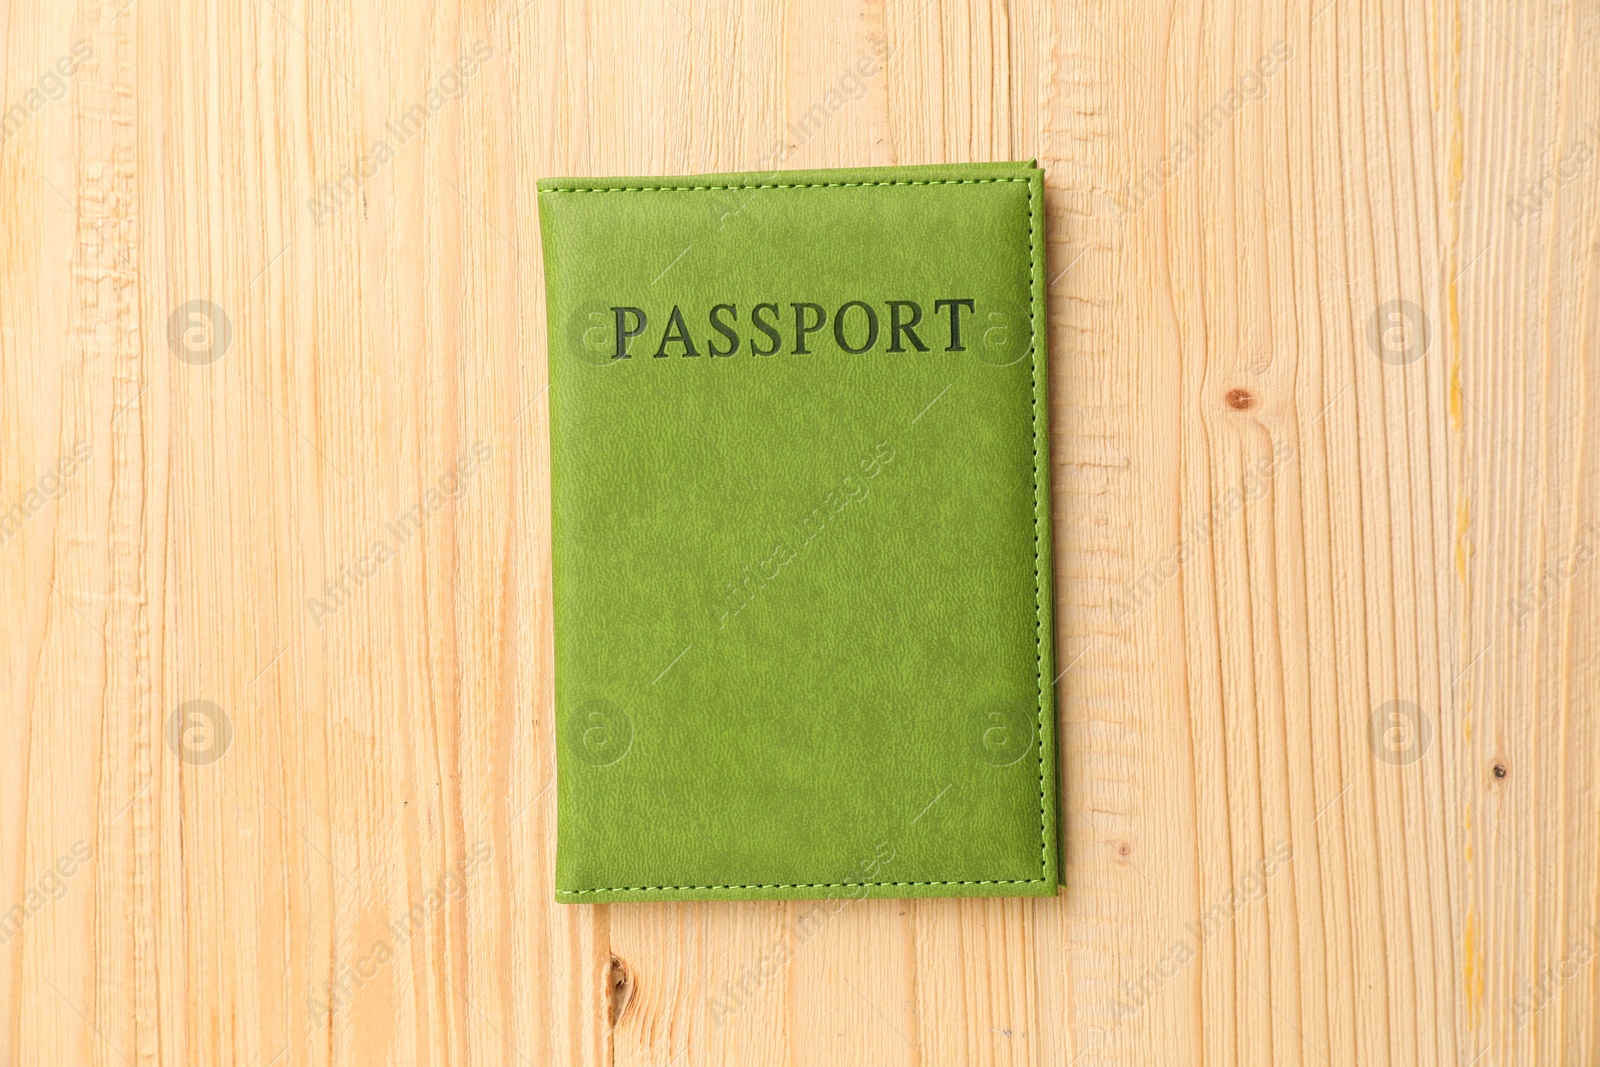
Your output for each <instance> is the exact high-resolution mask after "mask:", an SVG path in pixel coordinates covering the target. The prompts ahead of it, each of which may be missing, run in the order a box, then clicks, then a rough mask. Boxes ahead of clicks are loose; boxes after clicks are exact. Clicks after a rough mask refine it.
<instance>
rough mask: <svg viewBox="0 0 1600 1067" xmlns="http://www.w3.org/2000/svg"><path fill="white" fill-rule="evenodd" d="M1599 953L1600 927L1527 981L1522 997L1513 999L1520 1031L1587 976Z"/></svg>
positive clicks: (1595, 927)
mask: <svg viewBox="0 0 1600 1067" xmlns="http://www.w3.org/2000/svg"><path fill="white" fill-rule="evenodd" d="M1597 953H1600V924H1596V925H1593V926H1590V927H1589V929H1588V931H1587V932H1586V933H1585V934H1584V935H1583V936H1582V937H1580V938H1578V939H1577V940H1575V941H1573V943H1572V945H1571V946H1570V947H1569V948H1568V949H1567V954H1566V955H1565V956H1562V957H1561V958H1560V959H1559V960H1557V961H1556V962H1555V963H1552V964H1551V965H1550V966H1548V967H1546V968H1544V969H1543V970H1541V971H1540V972H1539V973H1538V974H1537V975H1536V976H1535V978H1534V980H1533V981H1529V980H1528V979H1526V978H1524V979H1523V980H1522V987H1521V989H1520V990H1519V994H1518V995H1517V996H1514V997H1512V998H1511V1005H1510V1007H1511V1018H1512V1022H1513V1024H1514V1025H1515V1027H1516V1028H1517V1029H1518V1030H1521V1029H1522V1028H1523V1027H1524V1026H1526V1025H1528V1020H1529V1019H1531V1018H1532V1017H1533V1016H1535V1015H1537V1014H1538V1013H1539V1012H1540V1011H1541V1010H1543V1009H1544V1008H1545V1006H1547V1005H1548V1004H1549V1003H1550V1002H1551V1001H1553V1000H1555V998H1556V994H1558V993H1560V992H1561V989H1562V987H1563V986H1565V985H1566V984H1567V983H1568V982H1570V981H1572V980H1573V979H1574V978H1577V977H1578V976H1579V975H1582V974H1584V973H1586V972H1587V971H1588V970H1589V968H1590V965H1591V964H1592V963H1593V962H1594V959H1595V956H1596V954H1597Z"/></svg>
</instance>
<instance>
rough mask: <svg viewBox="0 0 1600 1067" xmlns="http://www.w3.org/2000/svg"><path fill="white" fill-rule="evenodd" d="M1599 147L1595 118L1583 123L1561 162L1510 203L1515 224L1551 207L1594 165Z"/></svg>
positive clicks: (1598, 126)
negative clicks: (1568, 185)
mask: <svg viewBox="0 0 1600 1067" xmlns="http://www.w3.org/2000/svg"><path fill="white" fill-rule="evenodd" d="M1597 148H1600V124H1597V123H1596V122H1595V121H1594V120H1593V119H1591V120H1590V121H1588V122H1586V123H1584V124H1583V127H1582V128H1581V130H1580V131H1579V136H1578V138H1577V140H1575V141H1574V142H1573V143H1572V147H1571V148H1569V149H1567V150H1566V152H1565V153H1564V154H1563V155H1562V156H1561V158H1560V159H1558V160H1556V161H1555V162H1554V163H1552V164H1550V165H1549V166H1548V167H1546V168H1545V169H1544V172H1543V173H1541V174H1540V175H1539V176H1538V177H1537V178H1534V179H1533V180H1532V181H1526V182H1523V183H1522V187H1521V188H1520V189H1518V190H1517V195H1516V196H1513V197H1511V198H1510V199H1509V200H1507V201H1506V206H1507V207H1508V208H1510V209H1511V222H1512V224H1513V225H1516V226H1521V225H1522V224H1523V223H1524V222H1527V221H1528V219H1529V218H1531V217H1532V216H1534V215H1537V214H1539V212H1541V211H1543V210H1544V209H1545V208H1547V207H1549V206H1550V202H1551V201H1552V200H1554V199H1555V195H1556V192H1557V191H1558V190H1559V189H1561V188H1562V187H1563V186H1565V185H1566V184H1567V183H1568V182H1570V181H1572V180H1573V179H1575V178H1577V177H1578V175H1579V174H1582V173H1583V171H1584V169H1585V168H1586V167H1588V166H1589V164H1590V163H1591V162H1593V160H1594V157H1595V150H1596V149H1597Z"/></svg>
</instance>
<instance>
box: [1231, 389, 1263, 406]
mask: <svg viewBox="0 0 1600 1067" xmlns="http://www.w3.org/2000/svg"><path fill="white" fill-rule="evenodd" d="M1224 399H1226V400H1227V401H1228V406H1229V407H1230V408H1232V409H1233V410H1235V411H1245V410H1247V409H1249V408H1251V407H1253V406H1254V405H1255V402H1256V398H1255V394H1254V393H1252V392H1251V391H1250V390H1248V389H1229V390H1228V395H1227V396H1226V397H1225V398H1224Z"/></svg>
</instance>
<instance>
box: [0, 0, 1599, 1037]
mask: <svg viewBox="0 0 1600 1067" xmlns="http://www.w3.org/2000/svg"><path fill="white" fill-rule="evenodd" d="M0 35H3V40H4V49H3V53H0V54H3V57H4V58H3V62H4V72H5V73H4V90H5V97H4V99H5V106H6V107H7V108H8V109H9V110H7V111H6V113H5V116H4V121H5V129H4V134H5V140H4V144H3V146H0V238H3V240H4V243H5V251H4V256H3V260H0V540H3V544H0V596H3V611H0V626H3V628H4V629H3V643H0V647H3V649H4V655H5V660H4V664H3V668H4V669H3V671H0V687H3V689H0V692H3V697H4V705H3V707H4V711H3V714H0V909H5V910H3V911H0V1023H3V1024H4V1031H3V1034H0V1063H5V1064H17V1065H30V1067H31V1065H34V1064H97V1065H115V1064H121V1063H126V1064H155V1063H161V1064H240V1065H247V1067H280V1065H291V1064H294V1065H297V1064H325V1063H339V1064H358V1063H359V1064H368V1063H392V1064H412V1063H432V1064H444V1063H455V1064H468V1063H473V1064H477V1063H504V1064H516V1063H527V1064H540V1065H542V1064H546V1063H550V1064H590V1065H596V1064H611V1063H615V1064H626V1065H635V1064H638V1065H645V1064H650V1065H668V1064H683V1065H689V1064H722V1063H727V1064H740V1065H744V1064H819V1065H831V1064H870V1065H880V1064H923V1063H925V1064H965V1063H975V1064H989V1063H1006V1064H1010V1063H1018V1064H1022V1063H1028V1064H1032V1063H1038V1064H1081V1065H1088V1064H1096V1063H1119V1064H1138V1065H1145V1064H1180V1063H1207V1064H1218V1065H1231V1064H1263V1063H1268V1062H1275V1063H1303V1064H1329V1065H1345V1064H1353V1063H1361V1064H1390V1063H1392V1064H1420V1063H1442V1064H1457V1063H1460V1064H1467V1063H1471V1064H1478V1065H1481V1067H1491V1065H1507V1064H1557V1063H1560V1064H1576V1063H1595V1062H1596V1061H1597V1059H1600V1021H1597V1020H1600V963H1597V961H1600V925H1597V923H1600V888H1597V885H1600V871H1597V862H1600V835H1597V830H1596V827H1597V820H1596V809H1597V807H1600V776H1597V773H1596V772H1597V765H1600V717H1597V709H1600V697H1597V696H1596V691H1597V685H1596V683H1597V681H1600V679H1597V674H1600V657H1597V655H1596V653H1597V650H1600V633H1597V625H1600V623H1597V617H1596V605H1597V604H1600V564H1597V563H1596V562H1595V556H1596V554H1597V552H1600V462H1597V460H1600V455H1597V442H1600V396H1597V384H1600V383H1597V381H1596V378H1597V373H1600V196H1597V194H1600V162H1597V156H1600V7H1597V5H1595V4H1593V3H1588V2H1576V3H1568V4H1555V3H1550V2H1546V0H1538V2H1533V0H1457V2H1454V3H1431V2H1430V3H1423V2H1420V0H1419V2H1416V3H1405V2H1386V3H1376V4H1375V3H1366V2H1358V0H1306V2H1300V0H1296V2H1294V3H1291V4H1289V5H1288V10H1284V9H1282V7H1280V5H1274V4H1257V3H1250V2H1229V3H1220V4H1218V3H1206V4H1202V3H1196V2H1191V0H1175V2H1173V3H1170V4H1164V5H1155V4H1150V5H1143V4H1127V3H1114V2H1111V0H1060V2H1059V3H1058V4H1056V5H1055V6H1053V7H1050V6H1046V5H1043V4H1035V3H1029V2H1015V3H1010V4H1006V3H998V2H996V3H981V2H957V0H890V2H888V3H887V4H886V3H883V2H880V0H867V2H862V3H845V2H829V3H826V4H824V3H806V4H798V3H797V4H790V5H787V6H780V5H771V4H765V3H760V2H754V0H752V2H747V3H743V4H736V3H710V2H705V0H648V2H639V3H628V4H622V3H591V4H580V3H561V2H557V0H532V2H530V3H524V0H436V2H423V0H403V2H402V0H340V2H321V0H239V2H233V3H213V2H206V0H77V2H74V3H64V2H62V3H56V2H49V3H47V2H43V0H35V2H25V0H16V2H11V3H6V4H0ZM1027 157H1037V158H1038V159H1039V160H1040V161H1041V163H1042V164H1043V165H1044V166H1045V167H1046V168H1047V175H1048V184H1049V196H1048V207H1049V219H1050V238H1049V258H1050V312H1049V314H1050V326H1051V329H1050V346H1051V361H1052V367H1051V389H1052V391H1053V396H1052V401H1051V413H1050V414H1051V419H1052V423H1053V439H1052V457H1051V469H1052V476H1053V479H1054V510H1055V522H1056V539H1057V545H1058V546H1059V547H1058V552H1057V559H1056V574H1057V589H1058V614H1059V619H1060V625H1059V632H1058V634H1057V642H1058V647H1059V652H1058V656H1059V660H1060V662H1061V663H1062V664H1063V665H1064V668H1065V669H1064V671H1063V674H1062V677H1061V679H1060V683H1059V688H1060V694H1061V705H1062V712H1061V723H1062V731H1063V739H1064V746H1063V747H1064V750H1065V762H1064V770H1063V773H1064V779H1065V786H1066V791H1065V824H1066V849H1067V861H1068V862H1067V867H1066V883H1067V887H1066V889H1065V890H1064V891H1063V892H1062V894H1061V895H1060V897H1059V898H1057V899H1055V900H1048V901H1030V900H1010V901H1001V900H921V901H873V902H863V903H858V904H854V905H852V906H850V907H847V908H845V909H843V910H842V911H841V912H840V913H839V914H837V915H836V916H833V917H832V918H830V920H829V921H828V922H827V923H825V924H822V925H821V926H820V928H817V929H809V930H808V931H807V932H804V933H797V932H796V929H795V927H794V926H792V925H791V923H792V922H793V920H794V918H795V916H796V915H797V914H798V911H797V907H796V906H795V905H789V904H782V903H760V904H755V903H737V904H727V903H718V904H695V905H665V904H663V905H612V906H594V907H570V906H562V905H556V904H554V903H553V902H552V899H551V896H552V893H551V872H552V861H553V827H554V824H555V792H554V790H553V788H552V785H553V782H554V774H555V766H554V761H553V751H554V749H553V733H552V727H551V674H550V661H551V621H550V591H549V577H550V539H549V510H548V503H547V501H548V479H547V472H548V466H547V457H548V454H549V453H548V444H547V426H546V411H547V408H546V396H545V392H544V388H545V382H546V378H545V320H544V305H543V296H542V292H543V277H542V275H541V269H540V248H539V233H538V225H537V218H536V210H535V207H536V205H535V188H534V183H535V180H536V179H537V178H539V177H543V176H552V175H572V174H630V173H631V174H638V173H652V174H653V173H684V172H704V171H718V170H738V169H756V168H758V167H762V166H764V165H765V166H778V165H781V166H784V167H814V166H829V165H845V164H889V163H926V162H935V161H960V160H981V159H1016V158H1027Z"/></svg>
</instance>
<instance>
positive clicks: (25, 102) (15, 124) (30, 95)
mask: <svg viewBox="0 0 1600 1067" xmlns="http://www.w3.org/2000/svg"><path fill="white" fill-rule="evenodd" d="M93 58H94V45H93V44H91V43H90V42H88V41H73V42H72V47H71V48H70V49H69V50H68V51H67V52H66V53H64V54H63V55H62V56H61V58H59V59H57V60H56V61H55V62H54V63H52V64H50V65H49V66H48V67H46V68H45V69H44V73H43V74H41V75H39V77H38V78H36V79H34V81H33V84H31V85H29V86H28V88H27V91H26V92H24V93H23V94H22V97H21V99H19V100H18V101H17V102H16V103H14V104H11V105H9V106H8V107H7V108H6V110H5V114H4V115H0V144H5V143H6V142H7V141H9V140H11V138H13V137H15V136H16V135H17V134H18V133H20V132H22V128H23V127H24V126H26V125H27V124H28V122H29V121H30V120H31V119H32V118H33V117H34V116H35V115H37V114H38V113H39V112H41V111H43V110H44V109H45V108H46V107H48V106H49V105H50V104H52V103H54V102H55V101H57V100H60V99H61V98H62V97H64V96H66V95H67V86H68V83H70V82H71V81H72V79H73V77H74V76H75V75H76V74H77V73H78V71H79V70H81V69H82V67H83V65H84V64H85V63H87V62H88V61H89V60H91V59H93Z"/></svg>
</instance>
